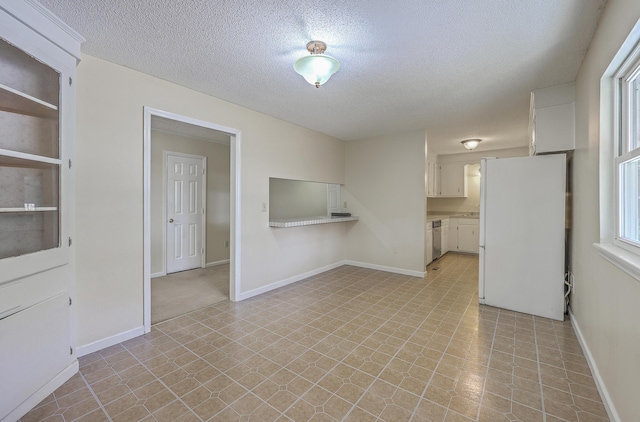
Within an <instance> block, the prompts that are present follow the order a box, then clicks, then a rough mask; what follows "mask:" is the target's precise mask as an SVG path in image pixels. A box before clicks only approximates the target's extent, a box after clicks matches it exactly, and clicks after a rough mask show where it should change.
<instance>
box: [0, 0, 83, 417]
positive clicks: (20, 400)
mask: <svg viewBox="0 0 640 422" xmlns="http://www.w3.org/2000/svg"><path fill="white" fill-rule="evenodd" d="M82 41H83V40H82V37H80V36H79V35H78V34H76V33H75V32H74V31H73V30H71V29H70V28H68V27H67V26H66V25H65V24H64V23H63V22H61V21H59V20H58V19H57V18H55V17H54V16H53V15H51V14H49V13H48V12H47V11H46V10H45V9H44V8H42V7H41V6H39V5H38V4H37V3H35V2H31V1H21V0H13V1H9V2H2V3H1V4H0V67H1V68H2V72H0V127H2V135H3V136H0V180H1V181H2V193H1V194H0V233H3V235H2V237H1V238H0V338H2V339H3V341H4V342H5V344H6V345H7V346H10V347H3V348H0V379H3V380H10V382H9V381H7V382H4V383H1V385H0V397H2V399H0V420H17V419H19V418H20V417H22V416H23V415H24V413H26V412H27V411H29V410H30V409H31V408H32V407H33V406H35V405H37V404H38V403H39V402H40V401H41V400H42V399H44V398H45V397H47V396H48V395H50V394H51V393H52V392H53V391H54V390H55V389H56V388H57V387H59V386H60V385H62V384H63V383H64V382H65V381H66V380H67V379H69V378H70V377H71V376H73V374H75V373H76V372H77V371H78V361H77V358H76V355H75V330H74V329H73V327H74V310H73V306H72V302H73V295H74V274H75V270H74V266H73V265H74V264H73V261H74V260H73V256H72V252H71V251H72V248H71V244H72V238H73V233H74V222H73V219H72V215H73V192H74V188H73V186H74V177H73V172H74V169H73V151H74V136H75V114H76V113H75V84H76V81H75V72H76V64H77V60H79V58H80V43H81V42H82Z"/></svg>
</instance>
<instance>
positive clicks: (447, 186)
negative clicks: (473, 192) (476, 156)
mask: <svg viewBox="0 0 640 422" xmlns="http://www.w3.org/2000/svg"><path fill="white" fill-rule="evenodd" d="M439 168H440V190H439V195H438V196H449V197H467V195H468V193H467V165H466V164H464V163H443V164H440V165H439Z"/></svg>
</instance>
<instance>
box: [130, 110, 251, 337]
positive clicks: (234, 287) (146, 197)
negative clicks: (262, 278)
mask: <svg viewBox="0 0 640 422" xmlns="http://www.w3.org/2000/svg"><path fill="white" fill-rule="evenodd" d="M152 116H157V117H163V118H166V119H171V120H177V121H180V122H184V123H188V124H192V125H196V126H202V127H206V128H209V129H213V130H217V131H219V132H224V133H226V134H228V135H229V137H230V146H229V147H230V163H229V169H230V175H229V179H230V187H229V194H230V201H229V205H230V215H229V299H231V301H233V302H235V301H236V300H237V298H238V297H239V295H240V291H241V280H242V279H241V275H240V269H241V265H240V258H241V254H240V251H241V245H240V239H241V228H242V225H241V220H240V216H241V213H240V210H241V201H240V186H241V183H240V174H241V167H240V164H241V162H240V158H241V153H240V151H241V131H240V130H238V129H234V128H230V127H226V126H222V125H218V124H215V123H211V122H206V121H204V120H198V119H194V118H192V117H187V116H182V115H180V114H175V113H171V112H168V111H163V110H158V109H155V108H151V107H147V106H144V107H143V251H144V252H143V270H142V272H143V283H142V292H143V315H142V321H143V325H144V332H145V333H148V332H150V331H151V117H152Z"/></svg>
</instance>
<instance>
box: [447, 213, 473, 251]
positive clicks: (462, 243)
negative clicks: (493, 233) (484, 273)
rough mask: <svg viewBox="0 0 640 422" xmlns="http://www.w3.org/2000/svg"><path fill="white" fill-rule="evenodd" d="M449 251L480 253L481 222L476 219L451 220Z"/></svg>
mask: <svg viewBox="0 0 640 422" xmlns="http://www.w3.org/2000/svg"><path fill="white" fill-rule="evenodd" d="M449 224H450V236H449V243H450V244H449V249H450V250H452V251H457V252H468V253H478V251H479V249H480V246H479V245H480V221H479V220H478V219H476V218H452V219H450V223H449Z"/></svg>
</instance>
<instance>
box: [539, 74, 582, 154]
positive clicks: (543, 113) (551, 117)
mask: <svg viewBox="0 0 640 422" xmlns="http://www.w3.org/2000/svg"><path fill="white" fill-rule="evenodd" d="M574 103H575V90H574V85H573V84H565V85H558V86H553V87H549V88H543V89H538V90H535V91H533V92H531V102H530V105H529V155H536V154H545V153H551V152H561V151H569V150H573V149H575V133H574V132H575V111H574Z"/></svg>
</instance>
